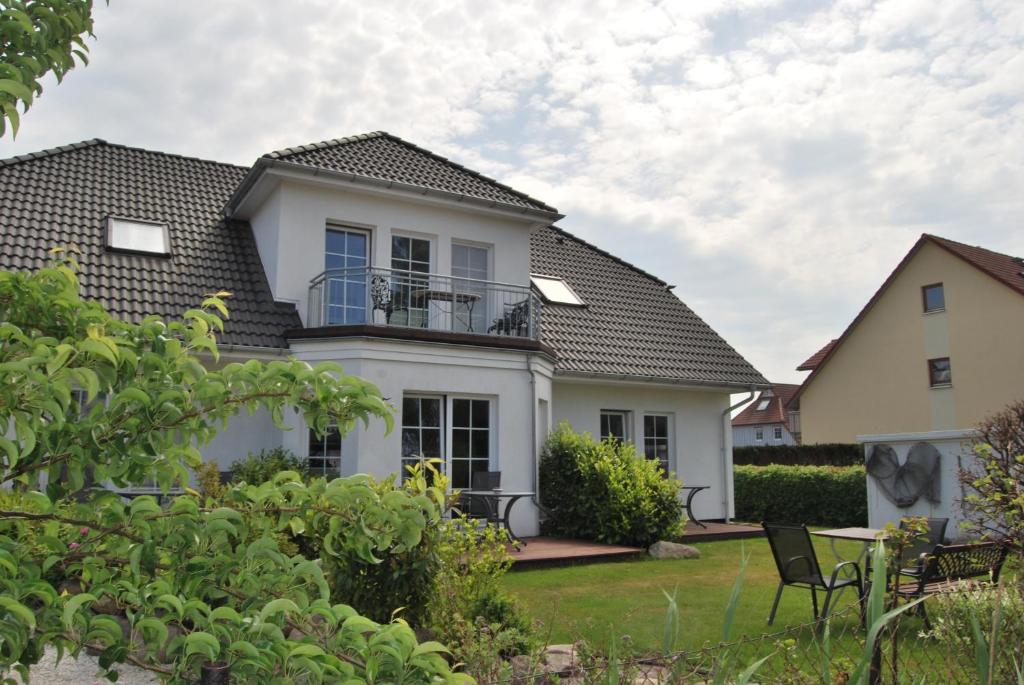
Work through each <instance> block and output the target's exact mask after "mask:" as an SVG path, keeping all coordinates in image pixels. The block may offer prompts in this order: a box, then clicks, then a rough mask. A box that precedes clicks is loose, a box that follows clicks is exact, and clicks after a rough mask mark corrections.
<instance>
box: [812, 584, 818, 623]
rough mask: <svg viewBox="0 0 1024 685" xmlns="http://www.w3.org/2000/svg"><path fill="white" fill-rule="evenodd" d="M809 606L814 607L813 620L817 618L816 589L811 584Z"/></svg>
mask: <svg viewBox="0 0 1024 685" xmlns="http://www.w3.org/2000/svg"><path fill="white" fill-rule="evenodd" d="M811 606H812V607H813V608H814V620H815V621H817V620H818V591H817V590H815V589H814V586H813V585H812V586H811Z"/></svg>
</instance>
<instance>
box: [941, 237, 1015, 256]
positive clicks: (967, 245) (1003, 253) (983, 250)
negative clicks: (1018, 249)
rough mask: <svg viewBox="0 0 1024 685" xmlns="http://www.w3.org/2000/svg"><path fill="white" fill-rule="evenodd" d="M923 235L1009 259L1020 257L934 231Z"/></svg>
mask: <svg viewBox="0 0 1024 685" xmlns="http://www.w3.org/2000/svg"><path fill="white" fill-rule="evenodd" d="M921 237H923V238H927V239H928V240H931V241H933V242H934V241H937V242H940V243H951V244H953V245H959V246H960V247H967V248H970V249H972V250H981V251H982V252H988V253H989V254H994V255H999V256H1000V257H1006V258H1007V259H1020V257H1018V256H1017V255H1012V254H1007V253H1006V252H999V251H997V250H990V249H989V248H987V247H982V246H981V245H971V244H970V243H964V242H961V241H959V240H953V239H952V238H944V237H943V236H941V235H935V234H934V233H922V234H921Z"/></svg>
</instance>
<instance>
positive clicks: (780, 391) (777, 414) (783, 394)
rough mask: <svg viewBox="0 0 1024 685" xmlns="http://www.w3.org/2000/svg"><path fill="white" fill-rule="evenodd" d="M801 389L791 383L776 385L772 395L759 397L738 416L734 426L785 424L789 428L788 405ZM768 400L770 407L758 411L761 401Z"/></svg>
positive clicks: (734, 420) (772, 388)
mask: <svg viewBox="0 0 1024 685" xmlns="http://www.w3.org/2000/svg"><path fill="white" fill-rule="evenodd" d="M799 389H800V386H799V385H793V384H790V383H776V384H775V385H773V386H772V387H771V392H772V395H771V396H770V397H765V393H763V392H762V393H761V394H760V395H758V396H757V399H756V400H754V401H753V402H751V403H750V404H748V405H747V406H746V407H745V408H744V409H743V411H741V412H740V413H739V414H737V415H736V416H735V417H734V418H733V420H732V425H734V426H759V425H767V424H771V423H781V424H785V426H786V428H787V429H788V428H789V412H788V411H787V410H786V405H787V404H789V401H790V400H791V399H792V398H793V395H795V394H796V391H797V390H799ZM765 399H766V400H768V406H767V407H766V408H765V409H763V410H761V411H758V410H757V408H758V407H759V406H760V405H761V400H765Z"/></svg>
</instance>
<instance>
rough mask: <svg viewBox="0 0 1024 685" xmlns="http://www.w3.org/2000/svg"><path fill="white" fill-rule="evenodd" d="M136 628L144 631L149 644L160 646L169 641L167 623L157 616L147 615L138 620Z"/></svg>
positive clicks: (143, 634)
mask: <svg viewBox="0 0 1024 685" xmlns="http://www.w3.org/2000/svg"><path fill="white" fill-rule="evenodd" d="M135 628H136V629H137V630H139V631H140V632H141V633H142V637H143V639H144V640H145V641H146V643H147V644H150V645H153V646H155V647H160V646H162V645H163V644H164V643H165V642H167V635H168V630H167V625H166V624H164V622H163V621H161V620H160V619H158V618H156V617H155V616H147V617H145V618H143V619H141V620H139V621H137V622H136V623H135ZM150 636H152V637H150Z"/></svg>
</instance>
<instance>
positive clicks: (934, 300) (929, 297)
mask: <svg viewBox="0 0 1024 685" xmlns="http://www.w3.org/2000/svg"><path fill="white" fill-rule="evenodd" d="M945 308H946V293H945V289H944V288H943V287H942V286H941V285H931V286H928V287H927V288H925V289H924V309H925V311H927V312H931V311H935V310H938V309H945Z"/></svg>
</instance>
